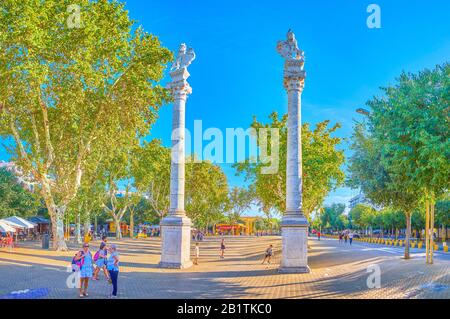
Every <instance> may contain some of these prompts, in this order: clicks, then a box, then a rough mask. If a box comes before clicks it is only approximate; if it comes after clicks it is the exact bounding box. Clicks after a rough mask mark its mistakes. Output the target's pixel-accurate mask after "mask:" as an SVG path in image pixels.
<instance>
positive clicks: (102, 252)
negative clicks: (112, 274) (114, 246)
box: [92, 241, 110, 281]
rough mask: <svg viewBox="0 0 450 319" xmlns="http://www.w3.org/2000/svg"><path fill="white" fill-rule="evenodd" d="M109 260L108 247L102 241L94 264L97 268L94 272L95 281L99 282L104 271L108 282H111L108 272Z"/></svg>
mask: <svg viewBox="0 0 450 319" xmlns="http://www.w3.org/2000/svg"><path fill="white" fill-rule="evenodd" d="M107 258H108V249H107V247H106V242H104V241H102V242H101V243H100V248H99V250H98V251H97V252H96V253H95V255H94V262H95V265H96V266H97V267H96V268H95V270H94V276H93V278H92V279H93V280H99V279H98V275H99V273H100V270H103V273H104V274H105V277H106V280H108V281H110V279H109V273H108V270H107V269H106V260H107Z"/></svg>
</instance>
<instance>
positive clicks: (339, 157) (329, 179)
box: [234, 112, 344, 216]
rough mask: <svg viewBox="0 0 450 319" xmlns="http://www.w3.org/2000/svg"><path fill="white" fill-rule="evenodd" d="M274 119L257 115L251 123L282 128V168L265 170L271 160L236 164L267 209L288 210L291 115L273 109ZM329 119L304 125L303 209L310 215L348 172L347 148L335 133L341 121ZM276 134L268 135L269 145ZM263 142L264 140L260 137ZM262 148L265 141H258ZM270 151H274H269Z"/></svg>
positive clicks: (280, 155) (255, 127)
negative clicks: (345, 166) (342, 148)
mask: <svg viewBox="0 0 450 319" xmlns="http://www.w3.org/2000/svg"><path fill="white" fill-rule="evenodd" d="M269 119H270V120H271V122H270V123H266V124H264V123H261V122H258V121H257V120H256V118H255V119H254V121H253V123H252V125H251V127H252V128H254V129H255V130H256V131H259V130H260V129H271V128H273V129H278V132H279V169H278V171H277V172H276V173H274V174H265V172H264V171H263V170H262V169H263V168H264V167H265V166H266V165H267V164H265V163H262V162H258V163H252V162H251V161H249V160H247V161H245V162H243V163H238V164H236V165H234V167H235V168H236V170H237V174H238V175H240V174H243V175H244V176H245V178H246V180H247V181H250V182H251V185H252V187H254V189H255V197H256V198H257V200H258V201H259V202H260V206H261V207H262V208H263V211H270V210H272V209H275V210H276V211H278V212H281V213H282V212H284V211H285V204H286V203H285V199H286V154H287V126H286V123H287V115H284V116H283V117H282V118H281V119H280V118H279V116H278V113H277V112H273V113H272V114H271V115H270V116H269ZM328 125H329V121H323V122H320V123H318V124H317V125H316V128H315V129H314V130H311V129H310V125H309V124H308V123H303V125H302V149H303V151H302V156H303V164H302V165H303V176H302V178H303V185H302V186H303V193H302V194H303V204H302V205H303V206H302V209H303V213H304V214H305V215H306V216H309V215H310V213H311V212H312V211H314V210H315V209H317V208H319V207H321V205H322V203H323V201H324V199H325V197H326V196H327V194H328V193H329V192H330V191H331V190H333V189H335V188H336V187H338V186H339V185H341V184H342V183H343V181H344V173H343V172H342V170H341V166H342V164H343V163H344V154H343V151H340V150H337V148H336V147H337V146H338V145H339V143H340V142H341V139H340V138H337V137H332V136H331V135H332V134H333V133H334V132H335V131H336V130H337V129H339V128H340V125H339V124H336V125H334V126H332V127H328ZM272 138H273V137H272V136H269V137H268V145H271V144H272ZM260 142H261V141H260ZM258 147H259V148H260V151H261V147H262V145H258ZM267 152H268V153H269V155H271V154H270V151H267Z"/></svg>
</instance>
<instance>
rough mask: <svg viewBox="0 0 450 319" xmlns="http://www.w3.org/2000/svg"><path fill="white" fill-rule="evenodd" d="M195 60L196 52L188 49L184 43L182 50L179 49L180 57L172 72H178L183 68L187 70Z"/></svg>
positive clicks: (171, 69) (181, 46)
mask: <svg viewBox="0 0 450 319" xmlns="http://www.w3.org/2000/svg"><path fill="white" fill-rule="evenodd" d="M194 60H195V52H194V49H192V48H189V49H187V47H186V44H184V43H182V44H181V45H180V48H179V49H178V56H177V59H176V60H175V62H174V63H173V64H172V67H171V68H170V71H176V70H179V69H181V68H185V69H186V68H187V67H188V66H189V65H190V64H191V63H192V61H194Z"/></svg>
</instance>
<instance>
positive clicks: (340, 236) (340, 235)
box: [339, 232, 342, 244]
mask: <svg viewBox="0 0 450 319" xmlns="http://www.w3.org/2000/svg"><path fill="white" fill-rule="evenodd" d="M339 244H342V233H341V232H339Z"/></svg>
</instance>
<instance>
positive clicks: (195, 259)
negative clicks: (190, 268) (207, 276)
mask: <svg viewBox="0 0 450 319" xmlns="http://www.w3.org/2000/svg"><path fill="white" fill-rule="evenodd" d="M199 257H200V246H199V244H198V242H197V243H195V258H194V265H198V258H199Z"/></svg>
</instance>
